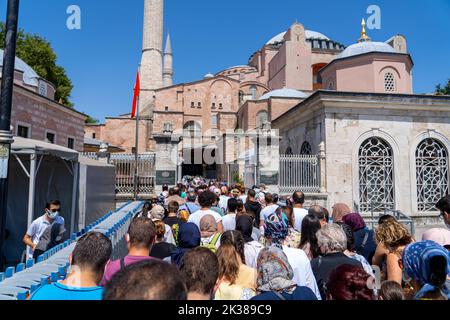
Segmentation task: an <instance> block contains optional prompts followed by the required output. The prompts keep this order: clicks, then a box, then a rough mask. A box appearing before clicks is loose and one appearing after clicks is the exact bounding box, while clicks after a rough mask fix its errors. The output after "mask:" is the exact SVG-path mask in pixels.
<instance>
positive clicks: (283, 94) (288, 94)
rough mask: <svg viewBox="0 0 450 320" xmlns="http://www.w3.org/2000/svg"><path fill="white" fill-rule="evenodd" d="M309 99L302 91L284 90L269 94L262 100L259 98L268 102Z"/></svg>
mask: <svg viewBox="0 0 450 320" xmlns="http://www.w3.org/2000/svg"><path fill="white" fill-rule="evenodd" d="M307 97H308V96H307V95H306V94H305V93H304V92H302V91H299V90H295V89H288V88H284V89H277V90H273V91H270V92H267V93H266V94H264V95H263V96H261V98H259V100H267V99H269V98H300V99H304V98H307Z"/></svg>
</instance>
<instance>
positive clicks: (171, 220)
mask: <svg viewBox="0 0 450 320" xmlns="http://www.w3.org/2000/svg"><path fill="white" fill-rule="evenodd" d="M163 222H164V223H165V224H167V225H168V226H169V227H171V228H172V227H173V225H174V224H180V225H181V224H183V223H184V221H183V220H181V219H180V218H178V217H166V218H164V220H163Z"/></svg>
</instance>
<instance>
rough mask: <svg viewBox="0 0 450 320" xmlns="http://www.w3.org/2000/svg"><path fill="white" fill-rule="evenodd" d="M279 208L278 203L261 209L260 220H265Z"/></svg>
mask: <svg viewBox="0 0 450 320" xmlns="http://www.w3.org/2000/svg"><path fill="white" fill-rule="evenodd" d="M277 209H278V205H276V204H271V205H270V206H267V207H265V208H264V209H262V210H261V213H260V220H262V221H265V220H266V219H267V218H268V217H269V216H270V215H271V214H272V213H274V212H275V211H276V210H277Z"/></svg>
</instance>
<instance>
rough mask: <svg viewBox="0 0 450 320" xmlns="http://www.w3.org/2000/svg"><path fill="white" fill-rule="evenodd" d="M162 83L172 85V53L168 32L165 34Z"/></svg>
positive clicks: (166, 85)
mask: <svg viewBox="0 0 450 320" xmlns="http://www.w3.org/2000/svg"><path fill="white" fill-rule="evenodd" d="M163 84H164V87H170V86H171V85H173V55H172V45H171V43H170V34H167V40H166V48H165V50H164V71H163Z"/></svg>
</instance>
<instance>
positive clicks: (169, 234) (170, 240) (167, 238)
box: [164, 224, 176, 245]
mask: <svg viewBox="0 0 450 320" xmlns="http://www.w3.org/2000/svg"><path fill="white" fill-rule="evenodd" d="M164 229H165V230H166V232H165V233H164V240H165V241H166V242H167V243H171V244H173V245H176V242H175V238H174V237H173V232H172V228H170V226H169V225H167V224H165V225H164Z"/></svg>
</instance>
